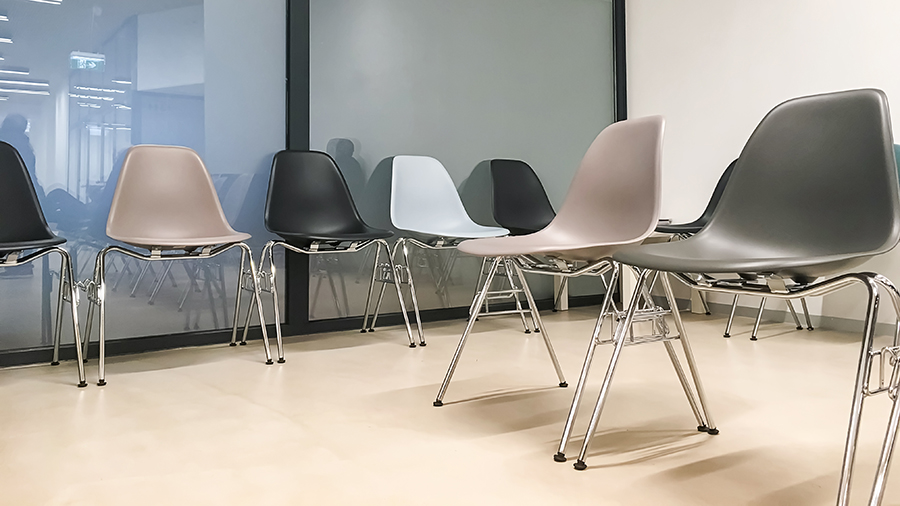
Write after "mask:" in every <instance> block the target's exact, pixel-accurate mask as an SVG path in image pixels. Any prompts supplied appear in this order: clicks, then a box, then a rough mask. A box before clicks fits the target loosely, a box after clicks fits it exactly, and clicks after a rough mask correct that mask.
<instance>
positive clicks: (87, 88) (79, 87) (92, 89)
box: [73, 86, 125, 93]
mask: <svg viewBox="0 0 900 506" xmlns="http://www.w3.org/2000/svg"><path fill="white" fill-rule="evenodd" d="M73 88H75V89H76V90H81V91H96V92H100V93H125V92H124V91H123V90H114V89H112V88H91V87H89V86H73Z"/></svg>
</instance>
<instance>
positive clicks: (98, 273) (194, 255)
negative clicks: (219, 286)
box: [79, 243, 272, 386]
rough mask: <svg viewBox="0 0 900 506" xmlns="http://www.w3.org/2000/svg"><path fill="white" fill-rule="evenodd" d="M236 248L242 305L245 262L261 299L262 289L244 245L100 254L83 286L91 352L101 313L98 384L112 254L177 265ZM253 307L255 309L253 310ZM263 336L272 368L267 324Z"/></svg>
mask: <svg viewBox="0 0 900 506" xmlns="http://www.w3.org/2000/svg"><path fill="white" fill-rule="evenodd" d="M233 248H240V249H241V271H240V272H239V273H238V285H239V287H238V296H237V299H238V302H237V304H238V305H239V304H240V290H241V288H240V285H241V283H242V279H243V277H244V271H243V266H244V261H245V259H246V260H248V261H249V263H250V278H251V280H252V285H253V292H254V295H255V297H256V298H257V299H258V298H259V285H258V279H259V276H258V275H257V273H256V265H255V263H254V262H253V258H252V256H251V255H250V253H251V252H250V247H249V246H247V245H246V244H244V243H233V244H224V245H221V246H218V247H215V248H213V247H212V246H208V247H204V248H202V250H200V249H198V250H194V251H192V252H183V253H175V254H168V255H166V254H163V252H162V251H161V250H153V251H151V253H150V254H149V255H148V254H146V253H142V252H137V251H132V250H129V249H125V248H122V247H119V246H107V247H105V248H103V249H102V250H101V251H100V252H99V253H98V254H97V260H96V263H95V264H94V276H93V279H91V280H86V281H82V282H81V283H79V287H80V288H82V289H83V290H84V291H85V292H87V296H88V314H87V321H86V323H85V335H84V347H85V350H87V346H88V343H89V342H90V337H91V325H92V320H93V316H94V308H95V307H96V308H97V309H98V310H99V315H98V319H99V322H98V338H99V342H100V359H99V379H98V381H97V385H99V386H103V385H106V288H107V286H106V275H105V271H106V257H107V255H109V254H110V253H113V252H115V253H121V254H123V255H127V256H129V257H132V258H137V259H139V260H147V261H149V262H148V263H150V262H153V261H173V260H186V259H196V260H200V259H208V258H212V257H214V256H218V255H220V254H222V253H224V252H226V251H229V250H231V249H233ZM251 307H252V306H251ZM257 307H258V308H259V311H258V316H259V320H260V322H264V321H265V320H264V319H263V314H262V309H261V306H257ZM237 321H238V320H237V311H236V312H235V323H237ZM236 332H237V328H236V327H235V328H233V329H232V342H234V336H235V335H236ZM262 333H263V348H264V349H265V353H266V364H272V354H271V351H270V350H269V339H268V336H267V334H266V327H265V324H264V323H263V324H262Z"/></svg>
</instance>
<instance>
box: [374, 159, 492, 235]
mask: <svg viewBox="0 0 900 506" xmlns="http://www.w3.org/2000/svg"><path fill="white" fill-rule="evenodd" d="M391 222H392V223H393V224H394V226H395V227H397V228H398V229H401V230H412V231H430V230H439V229H442V228H446V227H453V226H456V225H458V224H463V225H466V226H473V227H478V226H479V225H477V224H476V223H475V222H474V221H472V218H470V217H469V214H468V213H467V212H466V208H465V207H464V206H463V203H462V200H460V198H459V193H458V192H457V191H456V185H455V184H453V179H451V178H450V174H448V173H447V169H445V168H444V166H443V164H441V162H439V161H437V160H436V159H434V158H432V157H430V156H411V155H400V156H395V157H394V160H393V165H392V168H391Z"/></svg>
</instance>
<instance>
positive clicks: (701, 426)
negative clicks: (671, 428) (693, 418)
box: [697, 425, 709, 432]
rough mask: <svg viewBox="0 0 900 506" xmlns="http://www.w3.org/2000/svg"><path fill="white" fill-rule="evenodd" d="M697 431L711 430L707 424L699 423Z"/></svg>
mask: <svg viewBox="0 0 900 506" xmlns="http://www.w3.org/2000/svg"><path fill="white" fill-rule="evenodd" d="M697 432H709V427H707V426H706V425H698V426H697Z"/></svg>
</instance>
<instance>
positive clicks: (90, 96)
mask: <svg viewBox="0 0 900 506" xmlns="http://www.w3.org/2000/svg"><path fill="white" fill-rule="evenodd" d="M0 91H2V90H0ZM69 96H70V97H72V98H81V99H85V100H106V101H112V99H113V98H112V97H98V96H94V95H78V94H76V93H69Z"/></svg>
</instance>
